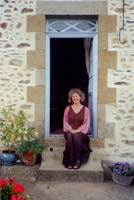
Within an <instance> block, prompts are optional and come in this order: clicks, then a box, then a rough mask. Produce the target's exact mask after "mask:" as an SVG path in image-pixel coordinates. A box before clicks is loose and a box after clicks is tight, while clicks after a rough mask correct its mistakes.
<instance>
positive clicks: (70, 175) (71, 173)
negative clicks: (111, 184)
mask: <svg viewBox="0 0 134 200" xmlns="http://www.w3.org/2000/svg"><path fill="white" fill-rule="evenodd" d="M38 180H39V181H78V182H86V181H94V182H102V181H104V172H103V169H102V167H101V165H100V164H95V163H93V162H91V163H90V162H89V163H87V164H85V165H83V166H81V168H80V169H77V170H74V169H67V168H65V167H64V166H63V165H62V164H61V163H56V162H42V164H41V166H40V169H39V174H38Z"/></svg>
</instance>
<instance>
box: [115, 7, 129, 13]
mask: <svg viewBox="0 0 134 200" xmlns="http://www.w3.org/2000/svg"><path fill="white" fill-rule="evenodd" d="M115 12H117V13H122V12H123V8H116V9H115ZM124 12H126V10H125V9H124Z"/></svg>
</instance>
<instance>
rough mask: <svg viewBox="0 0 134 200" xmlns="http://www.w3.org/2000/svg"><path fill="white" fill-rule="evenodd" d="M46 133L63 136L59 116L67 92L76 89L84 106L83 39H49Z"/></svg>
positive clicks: (66, 103) (62, 110) (66, 101)
mask: <svg viewBox="0 0 134 200" xmlns="http://www.w3.org/2000/svg"><path fill="white" fill-rule="evenodd" d="M50 68H51V69H50V71H51V72H50V80H51V81H50V85H51V86H50V89H51V90H50V132H51V134H61V133H63V131H62V127H63V114H64V109H65V107H66V106H67V105H69V103H68V92H69V91H70V89H71V88H75V87H77V88H80V89H81V90H82V91H83V92H84V93H85V95H86V99H85V102H84V105H87V104H88V98H87V94H88V74H87V70H86V66H85V52H84V39H83V38H51V41H50Z"/></svg>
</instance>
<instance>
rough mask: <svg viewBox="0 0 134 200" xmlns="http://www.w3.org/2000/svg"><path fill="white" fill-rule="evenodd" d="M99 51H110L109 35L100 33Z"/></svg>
mask: <svg viewBox="0 0 134 200" xmlns="http://www.w3.org/2000/svg"><path fill="white" fill-rule="evenodd" d="M98 38H99V42H98V43H99V50H107V49H108V33H99V35H98Z"/></svg>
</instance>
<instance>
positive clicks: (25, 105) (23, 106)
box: [20, 104, 31, 110]
mask: <svg viewBox="0 0 134 200" xmlns="http://www.w3.org/2000/svg"><path fill="white" fill-rule="evenodd" d="M20 109H24V110H25V109H31V105H27V104H24V105H21V106H20Z"/></svg>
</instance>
